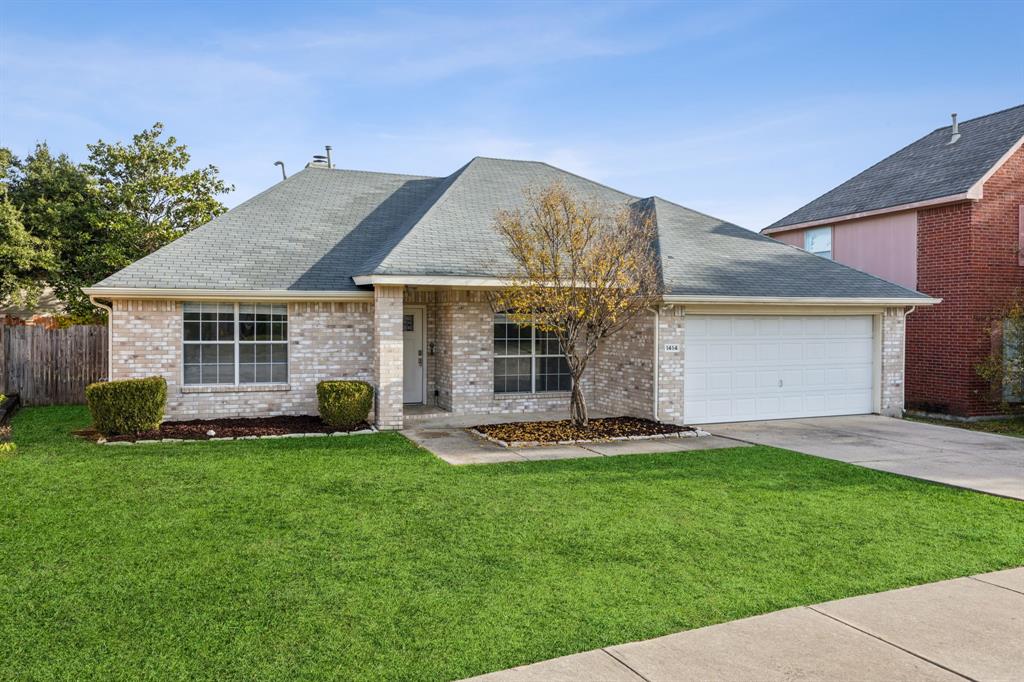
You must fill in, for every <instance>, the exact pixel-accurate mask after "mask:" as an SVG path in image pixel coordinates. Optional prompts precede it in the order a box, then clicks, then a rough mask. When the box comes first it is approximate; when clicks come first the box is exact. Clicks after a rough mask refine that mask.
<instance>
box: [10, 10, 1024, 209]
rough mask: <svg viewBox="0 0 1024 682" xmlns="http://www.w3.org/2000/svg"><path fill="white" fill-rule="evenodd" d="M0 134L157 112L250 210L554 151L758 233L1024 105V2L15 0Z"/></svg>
mask: <svg viewBox="0 0 1024 682" xmlns="http://www.w3.org/2000/svg"><path fill="white" fill-rule="evenodd" d="M2 5H3V8H2V13H0V144H2V145H5V146H9V147H11V148H13V149H14V151H15V153H17V154H19V155H23V154H25V153H27V152H28V151H29V150H30V149H31V148H32V146H33V145H34V143H35V142H36V141H40V140H46V141H48V142H49V143H50V145H51V147H52V148H54V149H56V150H60V151H67V152H69V153H70V154H71V155H72V156H73V157H75V158H79V159H81V158H82V157H83V155H84V150H85V144H86V143H87V142H92V141H95V140H96V139H97V138H103V139H106V140H115V139H126V138H128V137H129V136H130V135H131V134H132V133H133V132H136V131H138V130H141V129H143V128H145V127H147V126H149V125H150V124H152V123H153V122H154V121H163V122H164V123H165V124H166V125H167V129H168V131H169V132H171V133H172V134H174V135H176V136H177V137H178V138H179V140H181V141H183V142H186V143H188V145H189V146H190V148H191V149H192V152H193V160H194V161H195V162H196V163H201V164H206V163H213V164H215V165H217V166H219V167H220V168H221V170H222V174H223V176H224V178H225V179H226V180H228V181H229V182H232V183H234V184H235V186H236V188H237V191H236V192H234V193H233V194H231V195H229V196H228V197H226V199H225V202H226V203H227V204H229V205H234V204H237V203H239V202H240V201H243V200H245V199H246V198H248V197H250V196H252V195H253V194H254V193H256V192H258V191H260V190H262V189H264V188H266V187H267V186H269V185H271V184H273V183H274V182H276V181H277V179H278V178H279V177H280V176H279V171H278V169H277V168H275V167H274V166H273V162H274V161H275V160H278V159H281V160H283V161H284V162H285V164H286V166H287V168H288V171H289V172H293V171H297V170H298V169H299V168H301V166H302V165H303V164H304V163H305V162H306V161H308V160H309V159H310V157H311V156H312V155H313V154H315V153H321V150H322V148H323V145H324V144H331V145H333V147H334V159H335V163H336V164H337V165H338V166H339V167H342V168H357V169H365V170H382V171H392V172H402V173H417V174H427V175H446V174H448V173H450V172H452V171H453V170H455V169H456V168H457V167H458V166H460V165H462V164H463V163H465V162H466V161H468V160H469V159H470V158H471V157H473V156H476V155H482V156H498V157H506V158H526V159H536V160H542V161H548V162H550V163H552V164H554V165H557V166H560V167H562V168H565V169H567V170H570V171H574V172H576V173H580V174H582V175H585V176H587V177H590V178H593V179H596V180H599V181H601V182H604V183H607V184H609V185H612V186H614V187H617V188H620V189H623V190H625V191H627V192H630V193H633V194H636V195H640V196H650V195H653V194H657V195H660V196H662V197H665V198H667V199H670V200H673V201H677V202H679V203H682V204H684V205H687V206H690V207H691V208H694V209H697V210H700V211H704V212H706V213H710V214H712V215H715V216H718V217H720V218H724V219H726V220H730V221H732V222H735V223H738V224H740V225H743V226H745V227H749V228H753V229H759V228H761V227H764V226H765V225H767V224H768V223H770V222H772V221H774V220H775V219H777V218H779V217H781V216H783V215H785V214H786V213H788V212H790V211H791V210H793V209H795V208H797V207H799V206H800V205H802V204H804V203H805V202H807V201H809V200H810V199H813V198H814V197H816V196H817V195H819V194H820V193H822V192H824V191H826V190H828V189H830V188H831V187H833V186H835V185H836V184H838V183H839V182H842V181H843V180H845V179H846V178H848V177H850V176H851V175H853V174H855V173H857V172H859V171H860V170H863V169H864V168H866V167H867V166H869V165H871V164H872V163H875V162H876V161H878V160H880V159H881V158H883V157H884V156H886V155H888V154H890V153H892V152H893V151H895V150H896V149H898V148H900V147H902V146H904V145H905V144H908V143H910V142H911V141H913V140H914V139H916V138H917V137H919V136H921V135H923V134H925V133H927V132H929V131H930V130H932V129H934V128H936V127H939V126H942V125H947V124H948V120H949V113H950V112H952V111H956V112H959V113H960V115H961V120H964V119H967V118H971V117H974V116H978V115H981V114H985V113H989V112H992V111H997V110H999V109H1004V108H1006V107H1009V106H1013V105H1016V104H1020V103H1022V102H1024V50H1022V47H1021V46H1022V45H1024V3H1022V2H992V3H985V2H969V3H953V2H946V3H925V2H918V3H907V4H899V3H889V2H886V3H872V2H861V3H848V4H846V3H834V2H830V3H785V2H783V3H768V2H757V3H708V4H704V3H645V2H629V3H594V2H591V3H580V4H573V3H536V2H529V3H528V2H521V3H506V4H497V3H489V4H469V3H447V4H426V3H410V4H401V3H392V4H383V3H374V4H360V3H331V2H317V3H295V2H288V3H286V2H277V3H258V2H250V3H234V2H220V3H199V2H189V3H185V2H176V3H167V4H161V3H154V2H147V3H129V2H109V3H85V2H75V3H45V2H38V1H36V2H30V3H27V2H12V0H3V3H2Z"/></svg>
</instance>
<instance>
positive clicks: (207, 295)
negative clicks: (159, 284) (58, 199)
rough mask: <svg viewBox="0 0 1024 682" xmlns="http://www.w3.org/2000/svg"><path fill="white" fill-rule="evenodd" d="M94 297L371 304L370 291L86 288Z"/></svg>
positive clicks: (88, 294)
mask: <svg viewBox="0 0 1024 682" xmlns="http://www.w3.org/2000/svg"><path fill="white" fill-rule="evenodd" d="M82 291H83V292H84V293H85V294H86V295H87V296H92V297H96V298H111V299H113V298H132V299H164V300H175V301H184V300H188V301H211V300H220V301H223V300H229V299H230V300H232V301H296V302H298V301H372V300H373V292H372V291H292V290H288V289H150V288H135V287H86V288H83V289H82Z"/></svg>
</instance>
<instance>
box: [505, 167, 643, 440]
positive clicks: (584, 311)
mask: <svg viewBox="0 0 1024 682" xmlns="http://www.w3.org/2000/svg"><path fill="white" fill-rule="evenodd" d="M527 199H528V206H527V208H526V209H524V210H516V211H502V212H500V213H499V214H498V215H497V218H496V220H495V225H496V228H497V230H498V232H499V233H500V234H501V236H502V237H503V239H504V241H505V244H506V246H507V248H508V251H509V253H510V255H511V256H512V260H513V262H514V263H515V266H516V267H515V270H514V272H513V273H512V274H510V275H509V276H508V277H507V278H506V280H505V281H504V282H503V287H502V289H501V290H500V291H498V292H497V293H496V294H495V295H494V297H493V304H494V307H495V309H496V310H498V311H502V312H504V313H505V314H506V316H507V318H508V320H509V321H510V322H512V323H514V324H518V325H524V326H525V325H533V326H534V327H535V328H536V329H538V330H539V331H543V332H548V333H550V334H553V335H554V336H555V337H556V338H557V339H558V342H559V344H560V345H561V349H562V352H563V353H564V354H565V358H566V363H567V364H568V368H569V374H570V375H571V378H572V398H571V400H570V406H569V414H570V417H571V419H572V422H573V425H575V426H579V427H586V426H587V422H588V415H587V401H586V398H585V397H584V394H583V390H582V388H581V383H580V379H581V378H582V376H583V373H584V371H585V370H586V369H587V364H588V363H589V362H590V361H591V360H592V359H593V357H594V355H595V354H596V353H597V350H598V345H599V344H600V343H601V341H603V340H604V339H606V338H608V337H609V336H611V335H612V334H614V333H616V332H617V331H619V330H621V329H622V328H623V327H624V326H625V325H626V324H627V323H628V322H629V321H630V320H632V319H633V318H634V317H636V316H637V315H639V314H640V313H642V312H643V311H644V310H646V309H647V308H649V307H650V306H652V305H653V304H654V303H655V302H656V301H657V299H658V297H659V295H660V275H659V271H658V265H657V259H656V257H655V235H656V232H655V227H654V222H653V220H652V218H651V216H650V215H649V213H647V212H646V211H643V210H638V209H637V208H635V207H629V206H625V205H623V206H621V207H617V208H616V207H613V206H606V205H601V204H598V203H596V202H591V201H586V200H583V199H581V198H580V197H578V196H576V195H575V194H573V193H572V192H571V191H570V190H568V189H567V188H566V187H565V186H564V185H562V184H560V183H555V184H552V185H550V186H548V187H546V188H544V189H541V190H534V191H530V192H528V194H527Z"/></svg>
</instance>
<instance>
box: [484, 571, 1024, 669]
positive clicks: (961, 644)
mask: <svg viewBox="0 0 1024 682" xmlns="http://www.w3.org/2000/svg"><path fill="white" fill-rule="evenodd" d="M965 678H966V679H973V680H1020V679H1024V568H1013V569H1008V570H1005V571H998V572H996V573H986V574H983V575H978V576H974V577H970V578H958V579H956V580H947V581H944V582H939V583H931V584H928V585H919V586H917V587H909V588H906V589H902V590H893V591H891V592H880V593H878V594H869V595H865V596H862V597H852V598H850V599H841V600H839V601H832V602H826V603H824V604H818V605H815V606H808V607H798V608H793V609H786V610H785V611H777V612H775V613H768V614H765V615H762V616H755V617H753V618H745V619H743V620H737V621H733V622H730V623H722V624H720V625H712V626H710V627H706V628H701V629H699V630H689V631H687V632H680V633H677V634H674V635H668V636H665V637H659V638H657V639H651V640H647V641H644V642H634V643H632V644H622V645H618V646H610V647H606V648H604V649H596V650H594V651H588V652H585V653H581V654H574V655H572V656H565V657H564V658H556V659H553V660H550V661H543V662H541V663H535V664H533V665H527V666H522V667H519V668H512V669H509V670H503V671H500V672H496V673H490V674H488V675H483V676H480V677H475V678H473V679H474V680H478V681H486V682H528V681H529V682H533V681H539V680H544V681H545V682H555V681H558V680H587V681H597V680H600V681H605V680H607V681H608V682H615V681H619V680H621V681H622V682H639V681H643V680H647V681H648V682H658V681H661V680H730V681H732V680H758V681H761V680H819V679H841V680H858V681H860V680H963V679H965Z"/></svg>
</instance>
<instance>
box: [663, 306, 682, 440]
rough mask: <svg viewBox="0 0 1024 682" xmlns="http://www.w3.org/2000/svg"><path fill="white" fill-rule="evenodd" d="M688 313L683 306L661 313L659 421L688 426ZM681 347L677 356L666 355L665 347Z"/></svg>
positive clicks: (667, 308) (664, 310)
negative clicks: (685, 378)
mask: <svg viewBox="0 0 1024 682" xmlns="http://www.w3.org/2000/svg"><path fill="white" fill-rule="evenodd" d="M685 333H686V311H685V310H684V309H683V308H682V307H681V306H664V305H663V306H661V307H660V308H659V311H658V344H659V346H660V348H659V353H658V364H659V367H658V419H659V421H663V422H669V423H673V424H685V423H686V422H685V417H686V415H684V414H683V371H684V369H685V364H684V363H685V361H686V357H685V353H684V350H685V348H686V345H685V343H684V342H685V340H686V339H685V338H684V336H685ZM670 343H674V344H677V345H678V346H679V351H678V352H675V353H666V352H664V348H665V344H670Z"/></svg>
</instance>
